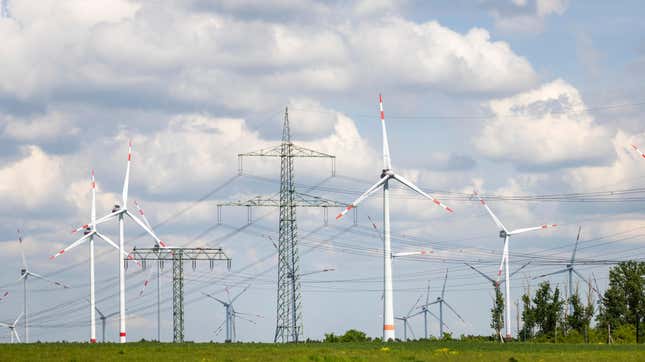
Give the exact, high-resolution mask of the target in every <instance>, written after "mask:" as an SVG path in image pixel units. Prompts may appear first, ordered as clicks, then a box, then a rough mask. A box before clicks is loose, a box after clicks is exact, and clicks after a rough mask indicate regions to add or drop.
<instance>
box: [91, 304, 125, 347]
mask: <svg viewBox="0 0 645 362" xmlns="http://www.w3.org/2000/svg"><path fill="white" fill-rule="evenodd" d="M94 309H95V310H96V313H98V314H99V319H101V331H102V342H103V343H105V321H106V320H107V319H108V318H110V317H113V316H115V315H117V314H119V312H118V311H117V312H114V313H110V314H108V315H105V314H103V312H101V310H100V309H98V308H97V307H96V306H94Z"/></svg>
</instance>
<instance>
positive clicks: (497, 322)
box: [490, 284, 504, 338]
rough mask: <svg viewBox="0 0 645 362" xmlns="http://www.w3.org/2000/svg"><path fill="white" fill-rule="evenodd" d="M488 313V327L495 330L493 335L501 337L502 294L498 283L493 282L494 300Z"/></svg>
mask: <svg viewBox="0 0 645 362" xmlns="http://www.w3.org/2000/svg"><path fill="white" fill-rule="evenodd" d="M490 313H491V322H490V327H491V328H493V329H494V330H495V337H496V338H497V337H500V338H501V336H502V335H501V330H502V328H504V296H503V295H502V291H501V290H500V289H499V285H498V284H495V300H494V303H493V307H492V308H491V310H490Z"/></svg>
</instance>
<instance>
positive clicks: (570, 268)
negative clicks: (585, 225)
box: [533, 226, 588, 315]
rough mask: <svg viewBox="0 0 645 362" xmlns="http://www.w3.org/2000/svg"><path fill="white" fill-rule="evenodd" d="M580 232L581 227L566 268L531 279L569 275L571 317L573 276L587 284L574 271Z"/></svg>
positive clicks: (570, 312) (585, 280) (571, 310)
mask: <svg viewBox="0 0 645 362" xmlns="http://www.w3.org/2000/svg"><path fill="white" fill-rule="evenodd" d="M581 231H582V226H578V236H577V237H576V243H575V245H574V247H573V253H571V261H570V262H569V264H567V265H566V268H564V269H562V270H558V271H555V272H553V273H546V274H542V275H539V276H537V277H535V278H533V279H538V278H544V277H546V276H549V275H555V274H560V273H568V274H569V287H568V288H567V289H568V292H569V295H568V297H569V315H573V303H572V301H571V296H572V295H573V274H575V275H576V276H577V277H578V278H580V279H581V280H582V281H583V282H585V283H588V281H587V279H586V278H585V277H583V276H582V274H580V273H579V272H578V271H577V270H576V269H575V263H576V251H577V250H578V242H579V241H580V233H581Z"/></svg>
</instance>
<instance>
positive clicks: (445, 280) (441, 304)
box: [421, 269, 466, 338]
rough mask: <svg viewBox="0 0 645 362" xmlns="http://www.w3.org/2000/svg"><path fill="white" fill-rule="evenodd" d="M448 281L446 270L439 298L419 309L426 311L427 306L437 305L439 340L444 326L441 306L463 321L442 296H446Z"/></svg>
mask: <svg viewBox="0 0 645 362" xmlns="http://www.w3.org/2000/svg"><path fill="white" fill-rule="evenodd" d="M447 281H448V269H446V276H445V277H444V279H443V287H442V288H441V296H439V297H437V299H436V300H435V301H434V302H431V303H426V304H424V305H422V306H421V309H427V308H428V307H429V306H431V305H433V304H439V338H443V327H444V326H446V324H445V323H444V321H443V305H444V304H445V305H446V307H448V309H450V310H451V311H452V312H453V313H454V314H455V315H456V316H457V318H459V319H460V320H461V321H462V322H464V323H465V322H466V321H464V319H463V318H461V316H460V315H459V313H457V311H456V310H455V308H453V307H452V306H451V305H450V304H449V303H448V302H447V301H446V300H445V299H444V296H445V295H446V282H447Z"/></svg>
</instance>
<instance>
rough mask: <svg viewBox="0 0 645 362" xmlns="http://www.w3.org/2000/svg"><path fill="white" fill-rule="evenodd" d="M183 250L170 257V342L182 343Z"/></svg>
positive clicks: (176, 251)
mask: <svg viewBox="0 0 645 362" xmlns="http://www.w3.org/2000/svg"><path fill="white" fill-rule="evenodd" d="M183 259H184V258H183V250H181V249H179V250H175V252H174V253H173V255H172V327H173V329H172V341H173V342H175V343H181V342H183V341H184V260H183Z"/></svg>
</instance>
